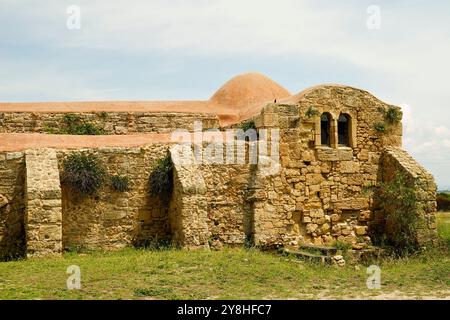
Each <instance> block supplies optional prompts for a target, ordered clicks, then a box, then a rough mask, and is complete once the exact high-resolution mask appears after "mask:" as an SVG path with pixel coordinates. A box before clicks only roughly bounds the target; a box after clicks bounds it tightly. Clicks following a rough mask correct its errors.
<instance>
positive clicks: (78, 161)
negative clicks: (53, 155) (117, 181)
mask: <svg viewBox="0 0 450 320" xmlns="http://www.w3.org/2000/svg"><path fill="white" fill-rule="evenodd" d="M105 176H106V171H105V169H104V167H103V164H102V163H101V161H100V159H99V158H98V157H97V156H95V155H93V154H87V153H73V154H71V155H69V156H67V158H66V159H64V162H63V172H62V174H61V182H62V183H63V184H66V185H67V186H69V187H70V189H71V190H72V191H74V192H76V193H78V194H80V195H82V196H88V195H92V194H94V193H95V192H96V191H97V190H98V189H100V187H101V186H102V185H103V182H104V180H105Z"/></svg>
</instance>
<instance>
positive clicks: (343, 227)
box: [253, 86, 401, 249]
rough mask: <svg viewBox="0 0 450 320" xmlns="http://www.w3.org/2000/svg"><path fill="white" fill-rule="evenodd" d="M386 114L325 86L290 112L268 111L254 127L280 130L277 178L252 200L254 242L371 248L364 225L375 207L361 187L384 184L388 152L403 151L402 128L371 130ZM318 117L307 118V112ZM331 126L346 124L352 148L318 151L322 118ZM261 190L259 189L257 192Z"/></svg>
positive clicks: (366, 100) (363, 96)
mask: <svg viewBox="0 0 450 320" xmlns="http://www.w3.org/2000/svg"><path fill="white" fill-rule="evenodd" d="M389 107H390V106H389V105H387V104H384V103H383V102H381V101H379V100H378V99H376V98H375V97H373V96H372V95H370V94H368V93H367V92H365V91H361V90H357V89H352V88H347V87H346V88H342V87H336V86H324V87H320V88H317V89H313V90H310V91H308V92H306V93H304V94H303V95H302V96H301V97H300V98H298V101H292V102H290V103H289V104H270V105H268V106H266V107H265V108H264V109H263V111H262V113H261V115H260V116H259V117H257V118H256V119H255V123H256V125H257V127H258V128H267V129H270V128H280V139H281V141H280V157H281V167H282V169H281V172H280V173H279V174H277V175H275V176H271V177H265V178H261V179H259V182H258V185H259V186H258V188H259V190H260V192H259V193H258V196H257V197H255V198H254V203H253V206H254V208H255V214H254V219H255V242H256V243H257V244H272V243H273V244H292V245H295V244H297V243H299V242H307V243H314V244H331V243H333V242H336V241H342V242H348V243H351V244H352V245H353V248H355V249H361V248H364V247H366V246H367V245H368V244H370V238H369V237H368V236H367V222H368V221H369V220H371V219H372V201H373V199H372V198H371V196H370V195H368V194H366V193H365V192H364V187H365V186H368V185H376V184H377V183H378V182H379V181H380V179H381V177H380V172H379V159H380V155H381V153H382V151H383V149H384V147H385V146H400V145H401V124H393V125H391V126H390V127H389V128H388V130H386V131H385V132H380V131H378V130H376V129H375V124H376V123H377V122H382V121H384V113H383V111H384V110H387V109H388V108H389ZM311 109H312V110H315V111H316V112H315V113H314V114H312V115H310V114H309V112H308V111H309V110H311ZM324 112H328V113H330V114H331V117H332V123H331V125H332V126H336V125H335V124H336V121H337V119H338V117H339V115H340V114H341V113H345V114H347V115H349V117H350V118H351V132H350V135H351V136H350V145H349V146H340V145H338V144H337V133H336V132H335V134H336V136H335V137H332V139H331V145H330V146H322V145H321V144H320V116H321V114H322V113H324ZM257 190H258V189H257Z"/></svg>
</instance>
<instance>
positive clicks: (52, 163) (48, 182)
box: [25, 149, 62, 257]
mask: <svg viewBox="0 0 450 320" xmlns="http://www.w3.org/2000/svg"><path fill="white" fill-rule="evenodd" d="M25 163H26V180H25V181H26V182H25V185H26V196H25V203H26V214H25V231H26V243H27V244H26V247H27V256H28V257H32V256H45V255H49V254H59V253H61V251H62V206H61V187H60V180H59V170H58V159H57V158H56V151H55V150H54V149H35V150H28V151H26V152H25Z"/></svg>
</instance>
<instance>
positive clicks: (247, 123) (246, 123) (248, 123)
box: [239, 120, 256, 132]
mask: <svg viewBox="0 0 450 320" xmlns="http://www.w3.org/2000/svg"><path fill="white" fill-rule="evenodd" d="M239 129H242V130H244V132H245V131H247V130H250V129H253V130H256V124H255V121H253V120H249V121H244V122H242V123H241V124H240V126H239Z"/></svg>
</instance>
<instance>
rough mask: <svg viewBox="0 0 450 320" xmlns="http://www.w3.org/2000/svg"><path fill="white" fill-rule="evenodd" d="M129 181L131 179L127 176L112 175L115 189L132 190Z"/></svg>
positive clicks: (112, 183)
mask: <svg viewBox="0 0 450 320" xmlns="http://www.w3.org/2000/svg"><path fill="white" fill-rule="evenodd" d="M129 183H130V179H129V178H128V177H127V176H119V175H115V176H111V185H112V187H113V189H114V190H115V191H118V192H125V191H128V190H130V188H129Z"/></svg>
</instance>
